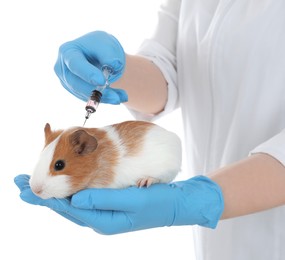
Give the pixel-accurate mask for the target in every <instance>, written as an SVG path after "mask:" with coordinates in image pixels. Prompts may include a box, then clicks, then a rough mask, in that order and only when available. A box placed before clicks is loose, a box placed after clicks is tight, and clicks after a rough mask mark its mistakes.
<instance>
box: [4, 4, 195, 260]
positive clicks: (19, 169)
mask: <svg viewBox="0 0 285 260" xmlns="http://www.w3.org/2000/svg"><path fill="white" fill-rule="evenodd" d="M159 4H160V1H159V0H141V1H131V0H129V1H127V0H122V1H118V0H104V1H97V0H93V1H92V0H80V1H74V0H58V1H40V0H26V1H21V0H9V1H1V3H0V27H1V40H0V46H1V48H0V66H1V76H0V81H1V82H0V83H1V94H0V99H1V100H0V101H1V103H0V104H1V123H2V124H1V125H2V126H1V151H2V152H1V166H2V167H1V168H2V169H1V172H0V205H1V209H0V240H1V246H0V259H29V260H38V259H70V258H72V259H98V258H99V257H100V258H101V259H102V258H103V259H114V258H117V257H119V258H120V259H125V260H129V259H190V260H191V259H194V250H193V240H192V227H171V228H158V229H152V230H145V231H139V232H134V233H128V234H120V235H114V236H104V235H99V234H97V233H95V232H94V231H92V230H91V229H89V228H83V227H80V226H77V225H75V224H73V223H71V222H69V221H67V220H65V219H64V218H62V217H61V216H59V215H57V214H56V213H54V212H53V211H51V210H49V209H47V208H43V207H39V206H32V205H29V204H27V203H25V202H23V201H22V200H21V199H20V198H19V191H18V189H17V187H16V185H15V184H14V182H13V179H14V177H15V176H16V175H18V174H22V173H27V174H30V173H31V172H32V170H33V167H34V165H35V162H36V160H37V158H38V155H39V152H40V151H41V149H42V147H43V142H44V134H43V128H44V125H45V123H46V122H49V123H50V124H51V126H52V128H54V129H60V128H66V127H70V126H74V125H82V123H83V120H84V115H85V110H84V107H85V103H83V102H82V101H80V100H77V99H76V98H75V97H73V96H72V95H71V94H69V93H68V92H67V91H66V90H65V89H64V88H63V87H61V85H60V83H59V80H58V78H57V77H56V76H55V73H54V71H53V66H54V63H55V61H56V57H57V51H58V47H59V46H60V44H62V43H63V42H66V41H68V40H72V39H74V38H77V37H79V36H81V35H83V34H85V33H87V32H90V31H93V30H105V31H108V32H109V33H112V34H113V35H115V36H116V37H117V38H118V39H119V41H120V42H121V44H122V45H123V47H124V49H125V51H126V52H128V53H135V52H136V49H137V48H138V47H139V45H140V43H141V42H142V40H143V39H144V38H146V37H148V36H149V35H151V32H152V29H153V28H154V25H155V23H156V18H157V9H158V6H159ZM128 119H132V117H131V115H130V114H129V112H128V111H127V109H126V108H125V107H124V105H120V106H111V105H104V104H101V105H100V106H99V109H98V111H97V113H96V114H95V115H92V117H91V118H90V119H89V122H87V124H88V125H87V126H88V127H97V126H103V125H107V124H110V123H116V122H119V121H124V120H128ZM157 123H158V124H161V125H162V126H164V127H166V128H168V129H169V130H172V131H175V132H176V133H177V134H179V135H180V136H181V138H182V139H183V136H182V128H181V120H180V113H179V110H178V111H175V112H174V113H172V114H171V115H169V116H167V117H165V118H163V119H160V120H159V121H157ZM185 176H187V175H186V174H185V173H183V172H182V173H181V174H179V176H178V179H179V178H180V179H183V178H185Z"/></svg>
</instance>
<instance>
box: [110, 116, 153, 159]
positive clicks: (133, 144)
mask: <svg viewBox="0 0 285 260" xmlns="http://www.w3.org/2000/svg"><path fill="white" fill-rule="evenodd" d="M152 126H153V124H152V123H149V122H145V121H125V122H123V123H119V124H115V125H113V127H114V128H115V129H116V131H117V133H118V134H119V137H120V139H121V141H122V144H123V145H124V146H125V149H126V150H127V154H128V155H129V156H134V155H136V154H137V153H138V152H139V151H140V150H141V147H142V145H143V141H144V138H145V135H146V132H147V131H148V130H149V128H150V127H152Z"/></svg>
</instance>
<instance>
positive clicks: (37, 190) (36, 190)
mask: <svg viewBox="0 0 285 260" xmlns="http://www.w3.org/2000/svg"><path fill="white" fill-rule="evenodd" d="M31 189H32V192H33V193H35V194H36V195H38V196H39V195H41V193H42V192H43V188H42V187H41V186H35V187H31Z"/></svg>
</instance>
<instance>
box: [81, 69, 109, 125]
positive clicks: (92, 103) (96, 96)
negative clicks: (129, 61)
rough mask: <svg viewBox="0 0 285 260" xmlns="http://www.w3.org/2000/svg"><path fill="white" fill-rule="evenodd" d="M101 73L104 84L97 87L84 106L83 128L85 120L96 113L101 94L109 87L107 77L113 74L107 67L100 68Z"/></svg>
mask: <svg viewBox="0 0 285 260" xmlns="http://www.w3.org/2000/svg"><path fill="white" fill-rule="evenodd" d="M102 72H103V75H104V78H105V84H104V85H101V86H97V87H96V88H95V89H94V90H93V91H92V94H91V96H90V99H89V100H88V101H87V104H86V106H85V109H86V115H85V121H84V123H83V126H84V125H85V123H86V121H87V119H89V117H90V115H91V114H92V113H94V112H96V111H97V108H98V106H99V104H100V101H101V97H102V94H103V91H104V89H105V88H106V87H108V86H109V85H110V83H109V77H110V75H111V74H112V73H113V68H112V67H110V66H108V65H103V66H102Z"/></svg>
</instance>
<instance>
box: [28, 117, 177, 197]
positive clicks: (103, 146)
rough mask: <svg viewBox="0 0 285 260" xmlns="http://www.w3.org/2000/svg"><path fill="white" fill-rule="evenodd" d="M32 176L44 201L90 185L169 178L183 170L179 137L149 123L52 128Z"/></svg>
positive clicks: (145, 182)
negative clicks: (64, 128)
mask: <svg viewBox="0 0 285 260" xmlns="http://www.w3.org/2000/svg"><path fill="white" fill-rule="evenodd" d="M45 138H46V143H45V147H44V149H43V151H42V152H41V155H40V158H39V161H38V163H37V165H36V167H35V170H34V172H33V174H32V176H31V179H30V186H31V189H32V191H33V192H34V193H35V194H36V195H37V196H39V197H41V198H43V199H47V198H51V197H56V198H63V197H67V196H70V195H72V194H74V193H76V192H77V191H79V190H82V189H85V188H92V187H94V188H95V187H97V188H103V187H104V188H125V187H128V186H133V185H138V186H145V185H146V186H148V185H150V184H152V183H156V182H164V183H167V182H170V181H172V180H173V179H174V178H175V177H176V175H177V173H178V172H179V171H180V167H181V160H182V150H181V141H180V139H179V137H178V136H177V135H176V134H175V133H173V132H170V131H167V130H166V129H164V128H162V127H160V126H158V125H156V124H153V123H150V122H144V121H126V122H122V123H119V124H115V125H110V126H105V127H102V128H83V127H73V128H69V129H66V130H64V131H63V130H58V131H52V130H51V128H50V125H49V124H46V126H45Z"/></svg>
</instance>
